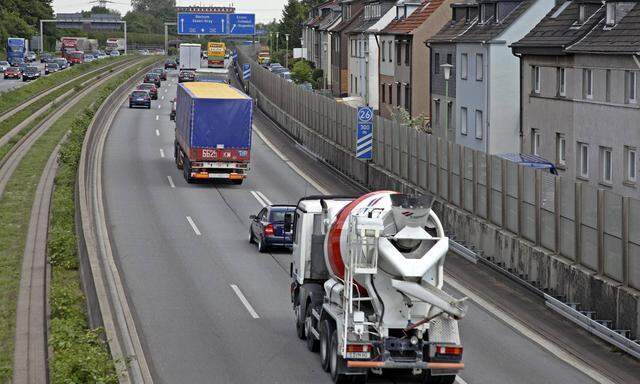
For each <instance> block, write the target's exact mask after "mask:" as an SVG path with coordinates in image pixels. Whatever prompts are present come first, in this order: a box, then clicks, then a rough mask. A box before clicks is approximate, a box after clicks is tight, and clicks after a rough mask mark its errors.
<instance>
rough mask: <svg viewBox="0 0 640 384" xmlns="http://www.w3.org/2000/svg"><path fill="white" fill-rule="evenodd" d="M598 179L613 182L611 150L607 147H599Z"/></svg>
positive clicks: (608, 182)
mask: <svg viewBox="0 0 640 384" xmlns="http://www.w3.org/2000/svg"><path fill="white" fill-rule="evenodd" d="M600 181H601V182H602V183H605V184H611V183H612V182H613V151H612V150H611V148H609V147H600Z"/></svg>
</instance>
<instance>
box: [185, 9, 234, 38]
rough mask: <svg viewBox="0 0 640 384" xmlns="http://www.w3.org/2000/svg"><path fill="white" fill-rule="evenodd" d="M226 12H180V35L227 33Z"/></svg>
mask: <svg viewBox="0 0 640 384" xmlns="http://www.w3.org/2000/svg"><path fill="white" fill-rule="evenodd" d="M228 25H229V22H228V20H227V14H226V13H178V34H179V35H226V34H227V33H228Z"/></svg>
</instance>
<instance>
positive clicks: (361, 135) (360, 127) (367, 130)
mask: <svg viewBox="0 0 640 384" xmlns="http://www.w3.org/2000/svg"><path fill="white" fill-rule="evenodd" d="M356 158H358V159H361V160H371V159H372V158H373V109H371V107H360V108H358V123H357V141H356Z"/></svg>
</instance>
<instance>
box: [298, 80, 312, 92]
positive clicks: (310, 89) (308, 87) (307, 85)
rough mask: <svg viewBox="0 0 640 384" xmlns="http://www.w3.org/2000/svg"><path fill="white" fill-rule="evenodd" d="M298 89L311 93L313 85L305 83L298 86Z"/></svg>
mask: <svg viewBox="0 0 640 384" xmlns="http://www.w3.org/2000/svg"><path fill="white" fill-rule="evenodd" d="M299 87H300V88H302V89H304V90H305V91H307V92H313V85H311V83H309V82H305V83H302V84H300V85H299Z"/></svg>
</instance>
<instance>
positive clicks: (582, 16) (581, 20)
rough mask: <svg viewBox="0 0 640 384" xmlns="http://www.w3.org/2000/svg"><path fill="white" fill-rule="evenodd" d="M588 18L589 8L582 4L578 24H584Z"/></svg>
mask: <svg viewBox="0 0 640 384" xmlns="http://www.w3.org/2000/svg"><path fill="white" fill-rule="evenodd" d="M586 18H587V7H586V6H585V5H584V4H580V14H579V16H578V24H584V21H585V19H586Z"/></svg>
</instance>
